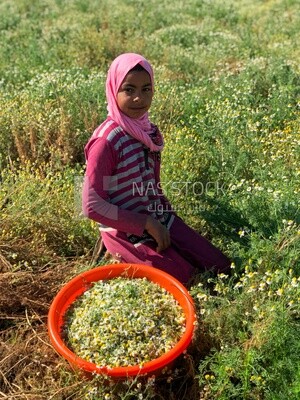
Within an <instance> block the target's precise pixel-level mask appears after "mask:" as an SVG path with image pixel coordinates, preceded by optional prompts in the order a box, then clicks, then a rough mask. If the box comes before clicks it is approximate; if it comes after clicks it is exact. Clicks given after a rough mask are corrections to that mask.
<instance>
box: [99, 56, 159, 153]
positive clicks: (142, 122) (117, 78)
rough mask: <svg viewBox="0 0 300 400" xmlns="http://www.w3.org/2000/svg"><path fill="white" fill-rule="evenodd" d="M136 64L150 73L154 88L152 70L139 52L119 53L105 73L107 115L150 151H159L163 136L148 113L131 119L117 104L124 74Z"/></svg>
mask: <svg viewBox="0 0 300 400" xmlns="http://www.w3.org/2000/svg"><path fill="white" fill-rule="evenodd" d="M137 64H140V65H141V66H142V67H143V68H144V69H145V70H146V71H147V72H148V74H149V75H150V79H151V83H152V90H154V79H153V70H152V67H151V65H150V64H149V62H148V61H147V60H146V59H145V58H144V57H142V56H140V55H139V54H135V53H125V54H121V55H120V56H118V57H117V58H115V60H114V61H113V62H112V64H111V66H110V68H109V70H108V74H107V79H106V98H107V103H108V104H107V110H108V115H109V116H110V117H111V118H112V119H113V120H114V121H115V122H117V123H118V124H119V125H120V126H121V127H122V128H123V129H124V130H125V131H126V132H127V133H129V134H130V135H131V136H132V137H134V138H135V139H137V140H138V141H140V142H142V143H143V144H144V145H145V146H146V147H148V148H149V149H150V151H160V150H162V148H163V138H162V135H161V133H160V132H159V130H158V129H157V128H156V126H155V125H153V124H151V122H150V120H149V118H148V113H145V114H144V115H143V116H142V117H140V118H138V119H133V118H130V117H128V116H127V115H125V114H124V113H122V111H120V109H119V107H118V105H117V99H116V98H117V93H118V90H119V88H120V86H121V84H122V82H123V80H124V78H125V76H126V75H127V74H128V72H129V71H130V70H131V69H132V68H134V67H135V66H136V65H137ZM155 133H156V135H155Z"/></svg>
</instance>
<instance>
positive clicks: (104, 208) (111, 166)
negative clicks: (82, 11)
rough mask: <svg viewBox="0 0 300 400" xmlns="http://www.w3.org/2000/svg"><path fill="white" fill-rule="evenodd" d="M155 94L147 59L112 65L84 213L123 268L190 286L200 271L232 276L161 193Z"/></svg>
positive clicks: (125, 58)
mask: <svg viewBox="0 0 300 400" xmlns="http://www.w3.org/2000/svg"><path fill="white" fill-rule="evenodd" d="M153 93H154V81H153V71H152V67H151V65H150V64H149V63H148V61H147V60H146V59H145V58H144V57H142V56H140V55H138V54H134V53H127V54H122V55H120V56H119V57H117V58H116V59H115V60H114V61H113V63H112V64H111V66H110V68H109V71H108V75H107V80H106V97H107V103H108V117H107V119H106V120H105V121H104V122H103V123H102V124H101V125H100V126H99V127H98V128H97V129H96V130H95V131H94V133H93V135H92V137H91V138H90V140H89V142H88V143H87V145H86V147H85V157H86V161H87V168H86V174H85V181H84V187H83V196H82V197H83V213H84V215H86V216H87V217H88V218H91V219H93V220H94V221H97V222H98V223H99V224H100V232H101V236H102V240H103V242H104V245H105V247H106V248H107V250H108V251H109V252H110V253H111V254H112V255H114V256H116V257H117V258H118V259H119V260H120V261H121V262H125V263H137V264H147V265H151V266H154V267H156V268H160V269H162V270H164V271H166V272H168V273H169V274H171V275H173V276H174V277H175V278H177V279H178V280H179V281H180V282H182V283H183V284H187V283H188V281H189V280H190V279H191V278H192V276H193V275H194V274H195V273H196V272H197V271H198V272H199V271H202V272H204V271H207V270H210V271H213V272H228V268H229V265H230V262H229V260H228V259H227V257H225V256H224V255H223V254H222V253H221V252H220V251H219V250H218V249H216V248H215V247H214V246H213V245H212V244H211V243H209V242H208V241H207V240H206V239H204V238H203V237H202V236H200V235H199V234H198V233H197V232H195V231H194V230H193V229H191V228H190V227H188V226H187V225H186V224H185V223H184V222H183V221H182V219H181V218H179V217H178V216H177V215H176V213H175V212H174V211H173V210H172V207H171V205H170V203H169V202H168V200H167V198H166V197H165V196H164V194H163V192H162V190H161V185H160V156H161V151H162V149H163V146H164V142H163V137H162V135H161V133H160V131H159V129H158V128H157V126H155V125H154V124H152V123H151V122H150V120H149V118H148V110H149V108H150V106H151V102H152V97H153Z"/></svg>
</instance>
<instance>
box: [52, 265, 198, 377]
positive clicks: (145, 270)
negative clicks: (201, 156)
mask: <svg viewBox="0 0 300 400" xmlns="http://www.w3.org/2000/svg"><path fill="white" fill-rule="evenodd" d="M118 276H124V277H127V278H128V277H131V278H133V279H134V278H143V277H146V278H147V279H149V280H150V281H152V282H155V283H157V284H159V285H160V286H161V287H163V288H165V289H166V290H167V291H168V292H169V293H171V294H172V295H173V296H174V297H175V299H176V300H177V301H178V303H179V304H180V305H181V307H182V309H183V311H184V313H185V316H186V329H185V332H184V334H183V335H182V337H181V338H180V340H179V341H178V342H177V344H176V345H175V346H174V347H173V348H172V349H171V350H170V351H168V352H167V353H165V354H163V355H162V356H160V357H158V358H156V359H154V360H151V361H149V362H146V363H145V364H144V365H143V366H139V365H134V366H127V367H115V368H109V367H105V366H101V367H99V366H97V365H96V364H94V363H91V362H88V361H86V360H83V359H82V358H80V357H78V356H77V355H76V354H74V353H73V352H72V351H71V350H70V349H69V348H68V347H67V346H66V344H65V342H64V341H63V339H62V337H61V329H62V326H63V324H64V314H65V312H66V311H67V309H68V308H69V307H70V305H71V304H72V303H73V302H74V300H75V299H76V298H77V297H78V296H80V295H81V294H82V293H83V292H85V291H86V290H87V289H89V288H90V287H91V285H92V283H93V282H97V281H99V280H103V279H105V280H107V279H112V278H115V277H118ZM141 306H142V305H141ZM195 321H196V316H195V308H194V302H193V299H192V297H191V296H190V294H189V293H188V291H187V290H186V288H185V287H184V286H183V285H182V284H181V283H180V282H179V281H178V280H177V279H175V278H173V277H172V276H171V275H169V274H167V273H166V272H163V271H161V270H159V269H157V268H153V267H149V266H146V265H139V264H111V265H105V266H101V267H97V268H94V269H91V270H89V271H86V272H83V273H82V274H80V275H78V276H76V277H75V278H73V279H72V280H71V281H70V282H68V283H67V284H66V285H65V286H64V287H63V288H62V289H61V290H60V291H59V293H58V294H57V295H56V297H55V298H54V300H53V302H52V304H51V306H50V310H49V314H48V332H49V336H50V340H51V343H52V345H53V347H54V348H55V349H56V351H57V352H58V353H59V354H60V355H62V356H63V357H64V358H65V359H66V360H68V361H69V363H70V364H71V365H72V367H73V368H75V369H79V370H81V371H83V372H84V373H85V374H86V375H87V376H91V375H92V374H104V375H107V376H109V377H111V378H113V379H122V378H123V379H124V378H126V377H129V376H137V375H147V374H158V373H160V372H161V371H162V369H164V368H165V367H170V366H171V364H172V363H173V362H174V361H175V359H176V358H177V357H178V356H179V355H181V354H182V353H183V352H184V350H186V349H187V347H188V346H189V344H190V342H191V340H192V337H193V333H194V329H195Z"/></svg>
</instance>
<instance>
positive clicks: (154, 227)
mask: <svg viewBox="0 0 300 400" xmlns="http://www.w3.org/2000/svg"><path fill="white" fill-rule="evenodd" d="M145 229H146V231H147V232H148V233H149V235H151V236H152V237H153V239H154V240H155V241H156V243H157V248H156V251H157V252H158V253H160V252H161V251H162V250H165V249H166V248H167V247H169V246H170V245H171V238H170V232H169V231H168V229H167V228H166V227H165V226H164V225H162V224H161V223H160V222H159V221H157V220H156V219H155V218H152V217H150V216H148V217H147V221H146V226H145Z"/></svg>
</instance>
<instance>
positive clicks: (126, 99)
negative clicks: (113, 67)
mask: <svg viewBox="0 0 300 400" xmlns="http://www.w3.org/2000/svg"><path fill="white" fill-rule="evenodd" d="M152 97H153V91H152V85H151V79H150V75H149V74H148V72H147V71H145V70H143V71H130V72H128V74H127V75H126V76H125V78H124V80H123V82H122V84H121V86H120V88H119V90H118V93H117V104H118V107H119V109H120V110H121V111H122V112H123V113H124V114H125V115H127V116H128V117H130V118H133V119H138V118H140V117H142V116H143V115H144V114H145V113H146V112H147V111H148V110H149V108H150V106H151V102H152Z"/></svg>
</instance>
